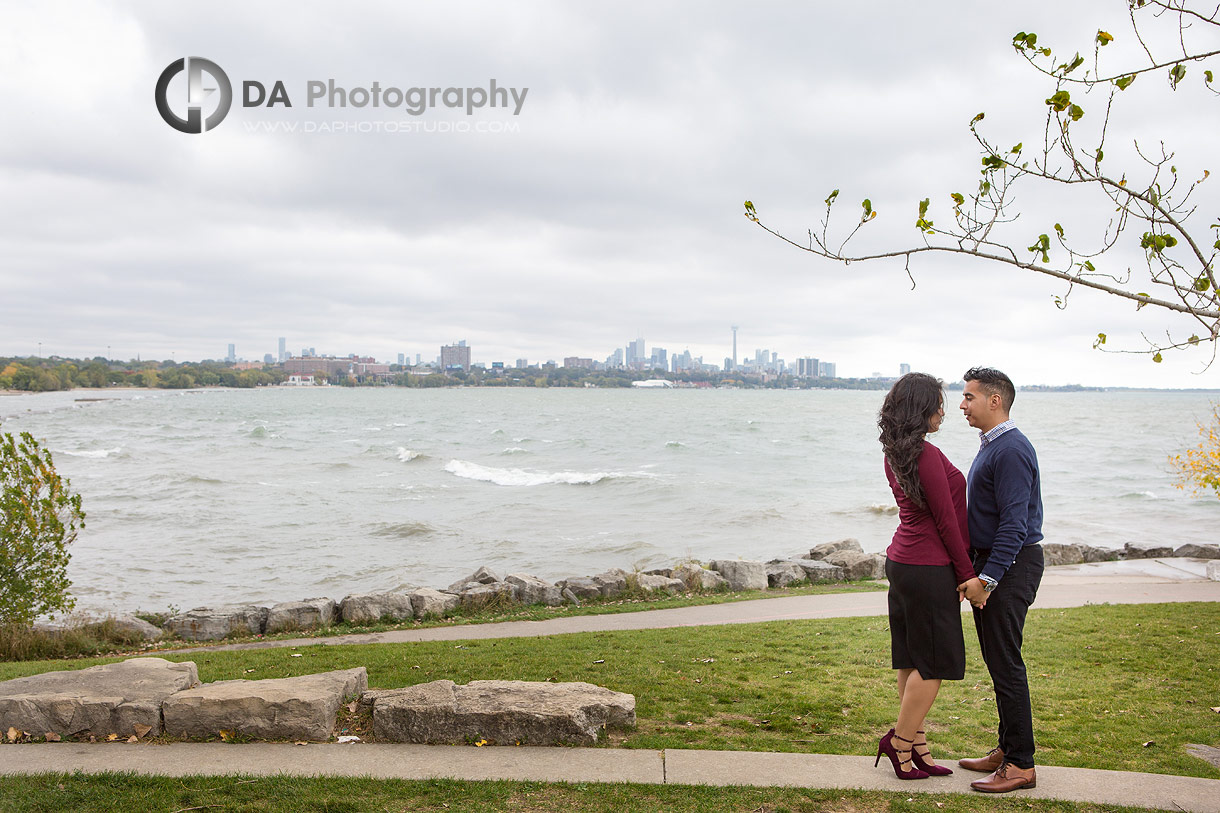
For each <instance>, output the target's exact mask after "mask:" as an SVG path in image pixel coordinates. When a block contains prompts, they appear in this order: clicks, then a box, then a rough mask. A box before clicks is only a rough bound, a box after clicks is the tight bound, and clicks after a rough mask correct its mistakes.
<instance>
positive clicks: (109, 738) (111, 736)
mask: <svg viewBox="0 0 1220 813" xmlns="http://www.w3.org/2000/svg"><path fill="white" fill-rule="evenodd" d="M118 738H119V735H118V734H107V735H106V742H114V741H115V740H117V739H118Z"/></svg>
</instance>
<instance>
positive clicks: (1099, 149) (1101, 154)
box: [1097, 147, 1106, 161]
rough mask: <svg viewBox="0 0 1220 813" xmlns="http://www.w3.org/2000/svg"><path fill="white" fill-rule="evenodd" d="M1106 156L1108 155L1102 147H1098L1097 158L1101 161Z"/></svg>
mask: <svg viewBox="0 0 1220 813" xmlns="http://www.w3.org/2000/svg"><path fill="white" fill-rule="evenodd" d="M1105 157H1106V154H1105V152H1103V151H1102V149H1101V148H1100V147H1098V149H1097V160H1098V161H1100V160H1101V159H1103V158H1105Z"/></svg>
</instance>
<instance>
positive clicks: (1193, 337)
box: [1186, 335, 1199, 344]
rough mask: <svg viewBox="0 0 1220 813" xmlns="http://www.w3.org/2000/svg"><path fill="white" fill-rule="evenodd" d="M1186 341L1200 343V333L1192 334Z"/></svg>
mask: <svg viewBox="0 0 1220 813" xmlns="http://www.w3.org/2000/svg"><path fill="white" fill-rule="evenodd" d="M1186 341H1188V342H1190V343H1191V344H1198V343H1199V337H1198V335H1191V337H1190V338H1189V339H1187V340H1186Z"/></svg>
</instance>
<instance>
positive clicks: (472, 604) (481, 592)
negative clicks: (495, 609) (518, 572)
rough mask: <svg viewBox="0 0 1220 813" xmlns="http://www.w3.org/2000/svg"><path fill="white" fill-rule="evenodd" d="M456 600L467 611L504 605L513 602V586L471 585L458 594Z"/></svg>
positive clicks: (504, 583)
mask: <svg viewBox="0 0 1220 813" xmlns="http://www.w3.org/2000/svg"><path fill="white" fill-rule="evenodd" d="M458 600H459V601H460V602H461V605H462V607H463V608H465V609H468V610H481V609H483V608H485V607H491V606H492V605H504V604H507V603H511V602H512V601H513V600H514V598H513V586H512V585H511V584H509V583H508V582H492V583H491V584H473V585H472V586H468V587H467V588H466V589H465V590H463V591H462V592H461V593H459V594H458Z"/></svg>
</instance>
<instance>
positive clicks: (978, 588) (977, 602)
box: [957, 576, 991, 610]
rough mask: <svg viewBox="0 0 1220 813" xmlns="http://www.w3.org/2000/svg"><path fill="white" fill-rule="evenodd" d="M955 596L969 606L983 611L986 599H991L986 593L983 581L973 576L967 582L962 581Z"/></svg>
mask: <svg viewBox="0 0 1220 813" xmlns="http://www.w3.org/2000/svg"><path fill="white" fill-rule="evenodd" d="M957 594H958V596H959V597H960V598H964V599H966V601H969V602H970V605H971V606H972V607H974V608H976V609H979V610H981V609H983V606H984V605H986V604H987V599H988V598H990V597H991V593H988V592H987V590H986V587H985V585H984V584H983V580H982V579H980V578H979V577H977V576H975V577H974V578H973V579H970V580H969V581H964V582H962V583H961V584H959V585H958V586H957Z"/></svg>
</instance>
